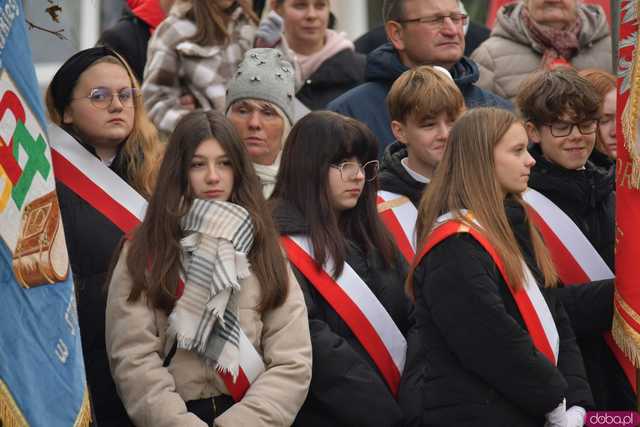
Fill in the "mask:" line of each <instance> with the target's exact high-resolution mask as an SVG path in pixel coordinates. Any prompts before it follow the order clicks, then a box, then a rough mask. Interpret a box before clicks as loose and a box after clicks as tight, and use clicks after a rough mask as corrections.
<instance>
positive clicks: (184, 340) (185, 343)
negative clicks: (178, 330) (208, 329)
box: [176, 334, 207, 354]
mask: <svg viewBox="0 0 640 427" xmlns="http://www.w3.org/2000/svg"><path fill="white" fill-rule="evenodd" d="M195 342H196V340H195V339H194V338H193V337H187V336H185V335H182V334H176V343H177V344H178V348H181V349H184V350H191V351H195V352H196V353H198V354H204V351H205V349H206V347H207V343H206V342H202V343H201V344H199V345H198V346H196V345H195Z"/></svg>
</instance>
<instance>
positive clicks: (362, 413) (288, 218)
mask: <svg viewBox="0 0 640 427" xmlns="http://www.w3.org/2000/svg"><path fill="white" fill-rule="evenodd" d="M274 206H275V208H274V218H275V221H276V225H277V227H278V228H279V231H280V234H283V235H291V234H306V233H308V228H307V226H306V225H305V222H304V218H303V216H302V214H301V213H300V212H299V211H298V210H297V209H296V208H295V207H293V206H291V205H290V204H287V203H286V202H283V201H281V200H276V201H275V203H274ZM397 260H398V261H397V265H396V266H395V267H394V268H387V267H386V266H384V263H383V261H382V258H381V256H380V255H379V254H378V253H377V252H375V251H374V252H373V253H370V254H365V253H364V252H363V251H362V250H361V249H360V248H358V247H357V246H356V245H355V244H353V243H352V242H349V250H348V254H347V258H346V262H347V263H348V264H349V265H350V266H351V267H352V268H353V269H354V270H355V271H356V273H357V274H358V275H359V276H360V277H361V278H362V279H363V280H364V282H365V283H366V284H367V285H368V286H369V288H370V289H371V291H372V292H373V293H374V295H375V296H376V297H377V298H378V300H380V302H381V303H382V305H383V306H384V307H385V308H386V309H387V311H388V312H389V315H390V316H391V318H392V319H393V320H394V321H395V323H396V325H397V326H398V328H399V329H400V331H401V332H402V334H403V335H405V336H406V335H407V333H408V331H409V329H410V328H411V326H412V322H413V321H412V313H411V304H410V302H409V300H408V298H407V297H406V296H405V294H404V290H403V282H404V278H405V277H406V271H407V270H406V265H405V264H404V261H403V259H402V256H401V255H399V254H398V256H397ZM292 268H293V272H294V273H295V275H296V278H297V279H298V283H299V284H300V286H301V287H302V291H303V293H304V296H305V301H306V303H307V310H308V312H309V328H310V330H311V344H312V347H313V372H312V377H311V387H310V389H309V395H308V397H307V400H306V402H305V403H304V405H303V406H302V409H301V410H300V412H299V413H298V417H297V418H296V422H295V424H294V425H296V426H301V427H302V426H304V427H316V426H317V427H320V426H322V427H324V426H333V427H340V426H344V427H352V426H361V427H366V426H372V427H373V426H375V427H382V426H384V427H391V426H399V425H401V424H402V412H401V410H400V406H399V404H398V403H397V402H396V400H395V399H394V397H393V395H392V394H391V391H390V389H389V387H388V386H387V384H386V382H385V380H384V379H383V377H382V375H381V374H380V372H379V371H378V369H377V367H376V365H375V364H374V362H373V360H372V359H371V357H370V356H369V354H368V353H367V351H366V350H365V349H364V347H363V346H362V345H361V344H360V342H359V341H358V339H357V338H356V337H355V335H354V334H353V332H352V331H351V329H350V328H349V327H348V326H347V324H346V323H345V322H344V321H343V320H342V318H341V317H340V316H339V315H338V314H337V313H336V312H335V311H334V310H333V308H331V306H330V305H329V303H327V301H326V300H325V299H324V298H323V297H322V296H321V295H320V294H319V293H318V291H317V290H316V289H315V288H314V286H313V285H312V284H311V283H310V282H309V281H308V280H307V279H306V277H305V276H304V275H303V274H302V273H300V271H298V269H296V268H295V266H293V265H292Z"/></svg>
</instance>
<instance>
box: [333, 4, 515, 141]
mask: <svg viewBox="0 0 640 427" xmlns="http://www.w3.org/2000/svg"><path fill="white" fill-rule="evenodd" d="M383 18H384V21H385V30H386V33H387V37H388V38H389V40H390V42H389V43H385V44H384V45H382V46H380V47H379V48H377V49H376V50H374V51H373V52H371V53H370V54H369V55H368V56H367V69H366V73H365V79H366V80H367V81H366V83H364V84H362V85H360V86H357V87H355V88H354V89H351V90H350V91H348V92H347V93H345V94H343V95H342V96H340V97H338V98H337V99H335V100H334V101H332V102H331V103H330V104H329V106H328V108H329V109H330V110H333V111H336V112H338V113H341V114H344V115H346V116H350V117H353V118H355V119H358V120H360V121H362V122H364V123H365V124H367V125H368V126H369V128H370V129H371V130H372V131H373V133H374V134H375V135H376V137H377V138H378V141H379V143H380V145H381V150H380V153H382V152H383V151H384V150H383V149H384V147H386V146H387V145H389V144H391V143H392V142H393V141H394V139H395V138H394V136H393V134H392V132H391V126H390V122H391V120H390V118H389V111H388V109H387V106H386V105H385V98H386V96H387V93H388V92H389V88H390V87H391V85H392V84H393V82H394V81H395V80H396V79H397V78H398V77H399V76H400V75H401V74H402V73H403V72H404V71H406V70H408V69H410V68H415V67H417V66H420V65H439V66H441V67H444V68H446V69H447V70H448V71H449V72H450V73H451V75H452V77H453V79H454V81H455V83H456V85H457V86H458V88H459V89H460V91H461V92H462V95H463V97H464V99H465V103H466V105H467V107H468V108H472V107H476V106H498V107H502V108H506V109H512V106H511V103H510V102H509V101H506V100H505V99H502V98H500V97H499V96H496V95H494V94H492V93H491V92H488V91H485V90H483V89H480V88H479V87H477V86H476V85H475V82H476V81H477V80H478V79H479V72H478V67H477V66H476V65H475V64H474V63H473V62H472V61H471V60H469V59H468V58H466V57H464V56H463V52H464V25H465V23H466V22H467V20H468V17H467V15H465V14H463V13H462V12H461V11H460V7H459V3H458V0H385V1H384V5H383Z"/></svg>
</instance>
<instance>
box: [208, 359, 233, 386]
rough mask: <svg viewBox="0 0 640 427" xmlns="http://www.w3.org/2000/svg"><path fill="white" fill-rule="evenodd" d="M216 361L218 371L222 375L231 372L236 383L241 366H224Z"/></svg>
mask: <svg viewBox="0 0 640 427" xmlns="http://www.w3.org/2000/svg"><path fill="white" fill-rule="evenodd" d="M211 362H212V363H215V370H216V371H218V373H219V374H220V375H226V374H229V375H231V378H233V382H234V383H235V382H236V381H237V380H238V374H239V372H240V368H239V367H238V366H236V367H235V368H233V367H232V368H229V367H224V366H222V365H221V364H220V363H219V362H213V361H211Z"/></svg>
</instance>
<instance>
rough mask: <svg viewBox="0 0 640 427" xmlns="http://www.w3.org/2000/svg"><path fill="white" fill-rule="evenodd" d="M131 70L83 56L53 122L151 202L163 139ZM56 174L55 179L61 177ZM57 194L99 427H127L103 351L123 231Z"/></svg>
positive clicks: (67, 71)
mask: <svg viewBox="0 0 640 427" xmlns="http://www.w3.org/2000/svg"><path fill="white" fill-rule="evenodd" d="M139 95H140V93H139V88H138V84H137V81H136V79H135V77H134V76H133V73H132V72H131V69H130V68H129V66H128V65H127V63H126V62H125V61H124V60H123V59H122V58H121V57H120V56H119V55H118V54H117V53H115V52H114V51H113V50H111V49H109V48H105V47H94V48H91V49H86V50H83V51H80V52H78V53H77V54H75V55H73V56H72V57H71V58H69V59H68V60H67V61H66V62H65V63H64V64H63V65H62V67H60V69H59V70H58V72H57V73H56V74H55V76H54V77H53V79H52V81H51V84H50V85H49V87H48V89H47V93H46V104H47V111H48V114H49V118H50V119H51V121H52V122H53V123H54V124H56V125H58V126H60V128H61V131H60V134H55V133H52V135H56V136H54V139H55V138H60V139H62V138H64V139H66V140H70V142H71V144H72V145H73V146H75V145H76V144H79V145H81V146H82V147H83V148H84V150H81V153H82V154H83V155H85V156H86V158H87V160H88V162H89V163H91V162H92V161H93V162H95V163H98V162H96V159H98V160H99V161H100V162H102V163H103V165H99V164H98V165H97V166H102V167H103V168H105V169H106V168H108V169H110V171H106V172H108V173H111V172H114V173H115V174H116V175H118V177H119V178H121V179H122V180H124V181H125V182H126V184H128V185H130V186H131V187H132V188H133V189H134V190H135V191H136V192H138V193H139V194H140V195H142V196H143V197H145V198H147V197H149V195H150V194H151V191H152V190H153V181H154V173H155V170H156V166H157V162H158V158H159V153H158V152H159V140H158V135H157V133H156V130H155V128H154V127H153V125H152V124H151V122H150V121H149V119H148V117H147V115H146V113H145V110H144V107H143V105H142V100H141V97H140V96H139ZM61 172H63V171H61V170H57V171H56V175H57V176H58V177H60V176H62V173H61ZM56 190H57V194H58V200H59V203H60V212H61V214H62V223H63V225H64V232H65V236H66V242H67V249H68V252H69V259H70V262H71V269H72V271H73V278H74V283H75V287H76V291H77V299H78V301H77V306H78V321H79V323H80V331H81V336H82V351H83V355H84V361H85V368H86V373H87V382H88V385H89V390H90V392H91V398H92V400H93V409H94V412H95V416H96V419H97V421H98V422H99V423H100V426H101V427H102V426H107V427H108V426H126V425H127V422H128V420H127V417H126V413H125V411H124V408H123V407H122V404H121V403H120V402H119V400H118V395H117V393H116V390H115V386H114V385H113V380H112V379H111V375H110V373H109V365H108V362H107V354H106V349H105V345H104V312H105V306H106V296H105V294H104V288H103V285H104V282H105V279H106V275H107V271H108V269H109V262H110V260H111V255H112V254H113V251H114V249H115V248H116V246H117V244H118V241H119V240H120V238H121V237H122V234H123V233H122V231H121V230H120V228H118V227H117V226H116V225H115V224H114V222H113V221H112V220H110V219H109V218H108V217H107V216H105V214H104V213H103V212H101V211H100V210H99V209H98V208H97V207H96V206H93V205H92V204H91V203H90V202H89V201H87V200H86V199H85V196H84V195H83V194H79V193H76V192H75V190H74V189H72V186H68V185H67V184H65V182H63V181H62V180H61V179H60V178H58V179H56Z"/></svg>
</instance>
